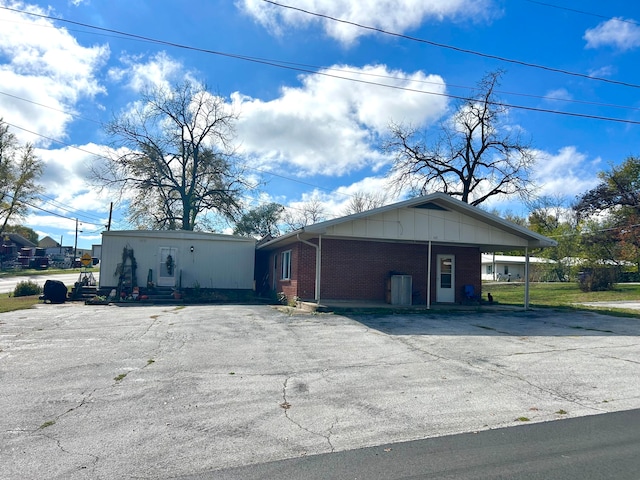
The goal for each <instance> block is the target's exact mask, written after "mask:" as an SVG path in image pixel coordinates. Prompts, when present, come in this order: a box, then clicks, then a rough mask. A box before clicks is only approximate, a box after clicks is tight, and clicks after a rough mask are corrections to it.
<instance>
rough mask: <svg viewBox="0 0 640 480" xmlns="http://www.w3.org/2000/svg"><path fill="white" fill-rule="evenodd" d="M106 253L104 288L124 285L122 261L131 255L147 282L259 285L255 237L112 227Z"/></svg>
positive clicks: (249, 287) (189, 285)
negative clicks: (120, 274) (256, 272)
mask: <svg viewBox="0 0 640 480" xmlns="http://www.w3.org/2000/svg"><path fill="white" fill-rule="evenodd" d="M125 249H126V252H125ZM128 252H131V254H129V253H128ZM125 253H126V254H125ZM101 254H102V258H101V261H100V287H101V288H116V287H118V281H119V275H118V273H116V272H119V271H120V269H119V267H118V265H119V264H123V263H124V264H125V265H126V264H127V263H128V264H129V265H130V264H131V256H133V257H134V258H135V262H136V266H137V268H136V283H137V285H139V286H142V287H146V286H147V282H148V281H150V282H153V284H154V285H156V286H159V287H173V288H180V287H182V288H193V287H196V286H200V287H202V288H218V289H241V290H252V289H253V286H254V284H253V281H254V264H255V240H254V239H253V238H245V237H236V236H232V235H219V234H214V233H204V232H191V231H184V230H163V231H157V230H124V231H122V230H121V231H113V230H112V231H108V232H103V233H102V248H101ZM130 255H131V256H130ZM123 257H124V258H123ZM123 260H124V262H123Z"/></svg>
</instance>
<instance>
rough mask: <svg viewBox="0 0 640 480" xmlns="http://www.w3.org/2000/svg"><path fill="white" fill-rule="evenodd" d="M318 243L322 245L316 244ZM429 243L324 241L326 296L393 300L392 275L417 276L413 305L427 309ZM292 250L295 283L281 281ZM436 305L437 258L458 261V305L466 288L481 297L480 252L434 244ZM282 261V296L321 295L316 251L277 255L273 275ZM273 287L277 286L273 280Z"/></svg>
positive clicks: (297, 248) (300, 248)
mask: <svg viewBox="0 0 640 480" xmlns="http://www.w3.org/2000/svg"><path fill="white" fill-rule="evenodd" d="M312 243H317V242H312ZM428 248H429V247H428V246H427V245H424V244H401V243H391V242H371V241H360V240H335V239H323V240H322V270H321V275H322V280H321V285H322V288H321V297H322V298H324V299H332V300H373V301H387V300H388V289H389V279H390V276H391V275H392V274H404V275H411V276H412V277H413V278H412V283H413V303H414V304H426V300H427V269H428V265H427V255H428ZM286 250H291V279H290V280H282V279H280V276H281V271H282V266H281V261H282V255H281V254H282V252H283V251H286ZM431 254H432V260H431V270H432V272H431V273H432V280H431V302H432V303H433V302H435V301H436V268H437V265H436V258H437V255H438V254H452V255H455V257H456V262H455V283H456V285H455V295H456V299H455V301H456V302H460V301H462V299H463V290H462V288H463V287H462V286H463V285H465V284H471V285H474V287H475V291H476V293H478V294H480V291H481V288H482V283H481V276H480V275H481V271H480V268H481V260H480V251H479V249H478V248H472V247H452V246H439V245H434V246H433V247H432V249H431ZM276 258H277V269H276V273H277V279H276V285H277V286H276V291H277V292H284V293H285V295H287V298H293V297H294V296H297V297H300V298H303V299H313V298H314V296H315V275H316V271H315V266H316V250H315V248H313V247H311V246H310V245H306V244H303V243H297V244H294V245H291V246H288V247H285V248H281V249H278V250H275V251H273V252H271V255H270V256H269V269H268V271H269V272H270V275H271V276H272V275H273V272H274V268H273V262H274V260H275V259H276ZM269 285H273V279H272V278H270V280H269Z"/></svg>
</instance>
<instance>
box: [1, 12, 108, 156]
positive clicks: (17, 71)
mask: <svg viewBox="0 0 640 480" xmlns="http://www.w3.org/2000/svg"><path fill="white" fill-rule="evenodd" d="M0 5H7V2H5V1H3V0H0ZM11 6H12V7H14V8H21V9H23V10H27V11H31V12H34V13H39V14H46V13H48V12H46V11H44V10H41V9H39V8H38V7H34V6H25V5H24V4H21V3H18V4H11ZM0 23H1V24H2V28H1V29H0V85H2V90H3V93H5V94H6V95H0V112H1V116H2V117H4V120H5V121H7V122H8V123H12V124H15V125H17V126H19V127H22V128H28V129H29V130H32V131H34V132H37V133H39V134H41V135H45V136H50V137H56V138H61V137H63V136H64V134H65V128H66V126H67V125H68V123H69V122H70V121H71V119H72V117H71V114H70V113H69V112H72V111H73V108H74V106H75V104H76V103H77V102H78V101H79V100H80V99H81V98H82V97H94V96H95V95H97V94H100V93H104V91H105V90H104V87H103V86H102V85H100V83H99V82H98V80H97V79H96V77H95V73H96V71H97V70H98V69H99V68H100V67H101V66H102V65H103V64H104V63H105V62H106V60H107V58H108V56H109V48H108V47H107V46H106V45H96V46H93V47H90V48H87V47H82V46H80V45H79V44H78V42H77V41H76V39H75V38H74V37H72V36H71V35H70V34H69V33H68V32H67V30H66V29H63V28H55V26H54V24H53V23H52V22H51V21H49V20H46V19H42V18H35V17H31V16H29V15H25V14H21V13H18V12H14V11H9V10H3V9H2V10H0ZM29 102H33V103H29ZM36 103H38V104H40V105H35V104H36ZM43 105H44V106H45V107H49V108H43V107H42V106H43ZM14 133H15V134H16V135H17V136H18V138H19V139H20V140H21V141H31V142H34V143H36V144H40V145H43V144H47V143H48V141H47V140H46V139H43V138H42V137H38V136H34V135H31V134H28V133H26V132H24V131H23V130H16V131H15V132H14Z"/></svg>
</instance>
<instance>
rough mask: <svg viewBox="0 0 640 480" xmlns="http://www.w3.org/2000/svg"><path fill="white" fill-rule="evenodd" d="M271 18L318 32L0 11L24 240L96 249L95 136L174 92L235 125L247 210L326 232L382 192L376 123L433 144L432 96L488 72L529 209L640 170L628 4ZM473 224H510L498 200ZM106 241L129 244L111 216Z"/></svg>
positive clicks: (426, 6)
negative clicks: (515, 146) (165, 87)
mask: <svg viewBox="0 0 640 480" xmlns="http://www.w3.org/2000/svg"><path fill="white" fill-rule="evenodd" d="M281 3H282V4H284V5H289V6H293V7H297V8H299V9H303V10H307V11H308V12H314V13H316V14H321V15H324V16H325V17H320V16H318V15H312V14H310V13H304V12H301V11H299V10H294V9H291V8H285V7H282V6H277V5H273V4H272V3H269V2H265V1H263V0H235V1H234V0H207V1H204V0H193V1H191V2H177V1H171V2H170V1H164V0H153V1H152V0H148V1H145V0H129V1H126V2H125V1H121V0H112V1H109V2H104V1H98V0H50V1H46V2H44V1H32V2H17V1H13V0H0V117H3V118H4V120H5V121H6V122H7V123H9V124H10V125H12V126H13V128H12V131H13V132H14V133H15V134H16V135H18V137H19V138H20V139H21V140H23V141H30V142H33V143H34V144H35V145H36V147H37V148H38V155H39V156H40V158H42V159H43V161H44V162H45V163H46V170H45V175H44V176H43V178H42V183H43V184H44V186H45V188H46V197H45V198H44V199H43V200H44V202H43V203H42V204H41V208H43V209H44V210H46V211H43V210H36V211H34V213H33V214H32V215H30V216H29V217H28V218H27V219H25V222H24V223H25V224H26V225H28V226H30V227H32V228H34V229H35V230H36V231H37V232H39V233H40V234H41V235H42V236H44V235H50V236H51V237H53V238H55V239H59V238H60V237H61V236H62V237H63V243H64V244H66V245H70V244H72V243H73V240H72V239H73V236H74V234H75V218H78V219H79V221H80V222H81V227H80V229H81V230H82V233H81V234H80V235H79V239H78V245H79V246H80V247H89V246H90V245H91V244H95V243H100V231H102V229H103V225H105V224H106V220H107V217H108V211H109V204H110V201H111V200H112V199H113V195H110V194H109V193H108V192H99V191H97V190H96V189H95V188H92V187H90V186H89V185H88V183H87V181H86V180H87V175H88V171H89V165H90V164H91V162H92V161H94V157H93V156H92V155H91V154H92V153H100V152H101V151H103V150H102V149H103V148H105V145H107V143H108V141H109V139H108V138H107V137H106V136H105V134H104V132H103V130H102V128H101V122H105V121H108V120H110V119H111V118H112V116H113V115H114V114H115V113H118V112H121V111H125V110H126V109H127V108H129V107H130V106H131V103H132V102H134V101H135V100H137V99H138V98H139V94H140V90H141V88H143V87H144V86H145V85H149V84H152V85H159V84H172V83H175V82H179V81H181V80H183V79H184V78H191V79H195V80H197V81H201V82H205V83H206V84H207V86H208V87H209V89H210V90H211V91H212V92H214V93H217V94H219V95H221V96H222V97H224V98H225V99H226V101H227V102H228V103H229V104H230V105H233V107H234V108H235V109H236V110H237V112H238V113H239V115H240V119H239V121H238V124H237V141H238V146H239V152H240V153H241V154H242V155H243V157H244V158H245V159H246V160H247V161H248V162H249V165H250V167H251V169H252V171H253V172H254V173H255V174H256V175H257V174H260V175H261V176H262V178H263V179H264V180H265V181H266V184H265V185H264V187H263V188H262V191H260V192H253V196H252V197H247V198H246V199H245V200H246V202H247V204H253V205H255V204H256V202H265V201H277V202H279V203H282V204H283V205H286V206H287V207H291V208H293V209H295V208H296V207H297V206H299V204H300V202H305V201H307V200H309V199H311V198H315V199H317V200H319V201H321V202H322V203H323V205H324V206H325V210H326V213H327V216H328V217H332V216H336V215H340V214H341V212H342V210H343V209H344V207H345V204H346V202H348V201H349V199H350V198H351V197H350V196H351V195H353V194H354V193H356V192H374V193H375V192H380V191H383V190H385V188H386V185H387V184H386V181H385V174H386V173H387V172H388V168H389V165H390V162H391V158H390V157H389V156H388V155H386V154H384V153H383V152H382V151H381V150H380V148H379V146H380V143H381V141H382V140H383V139H384V136H385V135H386V134H387V133H388V130H387V127H388V125H389V123H390V122H404V123H411V124H413V125H417V126H421V127H424V128H429V127H432V128H434V127H435V126H436V125H437V123H438V122H440V121H443V120H446V119H447V118H448V117H449V116H450V115H451V114H452V112H453V109H454V107H455V101H454V100H452V99H450V98H447V97H446V96H442V95H433V93H439V94H442V93H445V94H450V95H454V96H467V95H470V94H471V92H472V89H473V87H474V86H475V84H476V83H477V82H478V80H480V78H481V77H482V76H483V75H484V74H485V73H487V72H489V71H493V70H496V69H503V70H504V71H505V73H504V76H503V78H502V85H501V86H500V89H499V91H500V93H499V96H500V98H501V99H502V100H503V101H504V102H506V103H508V104H510V105H512V106H513V107H512V108H510V109H509V114H508V115H509V116H508V121H507V125H506V128H509V129H514V130H517V131H520V132H521V133H522V134H523V135H524V136H525V137H527V138H530V139H531V143H532V147H533V148H534V149H535V151H536V153H537V158H538V163H537V166H536V169H535V177H536V181H537V183H538V184H539V186H540V193H541V194H544V195H552V196H561V197H565V198H567V199H573V198H574V197H575V196H576V195H579V194H581V193H583V192H585V191H586V190H588V189H589V188H591V187H593V186H594V185H595V184H596V183H597V181H598V179H597V172H598V171H601V170H606V169H608V168H609V166H610V165H611V164H618V163H620V162H622V161H624V159H625V158H627V157H628V156H630V155H640V145H639V142H638V140H639V139H640V76H639V75H638V72H639V71H640V67H639V65H640V24H639V23H638V22H640V4H638V3H637V2H629V1H628V0H624V1H623V0H612V1H609V2H606V3H603V2H599V1H586V0H581V1H579V2H578V1H576V0H549V1H540V2H539V1H534V0H509V1H506V0H429V1H427V0H396V1H394V2H389V1H386V0H360V1H358V2H353V1H351V0H282V1H281ZM27 12H29V13H32V14H36V15H29V14H28V13H27ZM326 17H334V18H337V19H342V20H345V21H348V22H351V23H356V24H360V25H363V26H368V27H372V28H374V29H377V30H378V31H374V30H372V29H371V28H370V29H365V28H360V27H356V26H354V25H351V24H347V23H344V22H338V21H335V20H330V19H328V18H326ZM54 19H58V20H54ZM63 20H65V21H63ZM93 27H99V28H100V29H103V30H99V29H97V28H93ZM379 30H384V31H386V32H393V33H396V34H400V35H404V36H405V37H412V38H413V39H410V38H405V37H400V36H398V35H389V34H385V33H381V32H380V31H379ZM116 32H121V33H126V34H130V35H136V36H137V38H133V37H131V36H125V35H121V34H120V33H116ZM141 37H144V38H146V39H153V40H157V41H161V42H163V43H158V42H152V41H149V40H144V39H143V38H141ZM169 43H173V44H179V45H180V46H182V47H185V48H181V47H178V46H171V45H169ZM202 50H208V51H209V52H204V51H202ZM465 50H466V52H465ZM212 52H217V54H214V53H212ZM472 52H475V53H472ZM237 56H240V57H251V58H253V59H260V61H249V60H247V59H240V58H234V57H237ZM506 60H512V61H506ZM263 61H264V62H263ZM273 64H277V65H280V66H274V65H273ZM285 66H287V67H289V68H284V67H285ZM561 71H562V72H561ZM321 73H325V74H327V75H321ZM570 73H573V74H575V75H572V74H570ZM336 77H349V78H356V79H359V80H363V81H365V82H369V83H361V82H353V81H348V80H345V79H344V78H336ZM603 80H608V81H603ZM375 84H387V85H393V86H396V87H403V88H408V89H412V90H421V91H422V92H415V91H409V90H398V89H391V88H388V87H385V86H381V85H375ZM429 92H432V93H431V94H430V93H429ZM517 106H524V107H529V108H533V109H538V110H545V111H547V112H545V111H535V110H525V109H520V108H516V107H517ZM553 111H556V112H569V113H574V114H580V115H586V116H590V117H606V118H611V119H618V120H620V121H612V120H601V119H596V118H585V117H575V116H567V115H559V114H554V113H551V112H553ZM272 174H273V175H272ZM486 206H487V207H489V208H497V209H499V210H501V211H503V212H506V211H508V212H511V213H516V214H521V215H524V214H526V210H525V209H524V207H522V206H521V205H519V204H517V203H515V202H514V200H513V199H502V200H500V201H495V202H493V203H491V204H487V205H486ZM65 217H66V218H65ZM112 227H113V228H114V229H126V228H131V226H130V225H128V224H127V222H126V218H125V216H124V214H123V211H122V209H121V208H116V210H115V212H114V217H113V223H112Z"/></svg>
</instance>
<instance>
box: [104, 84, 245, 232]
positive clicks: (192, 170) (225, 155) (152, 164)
mask: <svg viewBox="0 0 640 480" xmlns="http://www.w3.org/2000/svg"><path fill="white" fill-rule="evenodd" d="M236 120H237V115H236V114H235V113H234V112H233V111H232V110H231V109H230V108H229V106H228V105H227V104H226V103H225V101H224V99H223V98H221V97H219V96H215V95H212V94H211V93H209V92H208V91H207V90H206V88H205V87H202V86H200V85H197V84H194V83H191V82H185V83H183V84H180V85H177V86H175V87H173V88H172V89H166V88H154V89H150V90H147V91H145V92H144V93H143V95H142V98H141V101H140V102H138V103H137V104H136V106H135V107H134V109H133V110H132V111H129V112H127V113H124V114H122V115H120V116H119V117H117V118H115V119H114V120H113V121H112V122H111V123H109V124H108V125H107V127H106V131H107V133H108V134H110V135H112V136H113V138H114V147H116V150H115V151H116V152H124V153H119V154H118V155H116V156H114V157H112V158H110V159H109V161H108V162H106V164H99V163H96V164H95V165H96V166H95V167H94V169H93V172H92V173H93V179H94V181H95V182H96V183H97V184H98V185H100V186H102V187H108V188H114V189H119V192H120V194H121V198H122V197H123V196H125V195H124V194H125V192H126V194H127V195H128V196H129V197H128V198H129V199H130V203H129V205H130V207H129V219H130V221H131V222H132V223H134V224H136V225H138V226H140V227H144V228H157V229H181V230H194V229H195V228H197V226H198V218H199V216H200V215H206V214H208V213H211V212H212V213H214V214H218V215H221V216H222V217H224V218H227V219H229V220H233V219H234V217H235V216H236V215H237V214H238V213H239V212H240V197H241V195H242V193H243V191H244V190H245V189H246V188H247V187H250V186H253V185H249V183H248V181H247V180H246V178H245V176H244V175H243V173H244V172H243V167H242V165H241V164H240V162H239V161H238V159H237V158H236V157H235V155H234V148H233V145H232V141H233V139H234V133H235V132H234V126H235V121H236Z"/></svg>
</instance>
